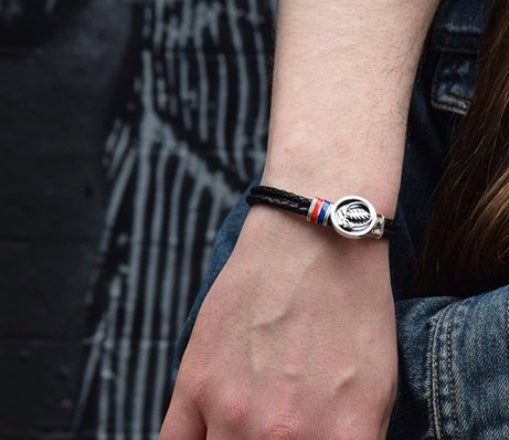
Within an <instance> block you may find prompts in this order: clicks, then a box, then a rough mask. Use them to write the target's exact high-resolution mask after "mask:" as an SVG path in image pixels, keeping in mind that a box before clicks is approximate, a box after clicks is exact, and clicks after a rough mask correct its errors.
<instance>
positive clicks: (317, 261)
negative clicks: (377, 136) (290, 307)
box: [236, 205, 389, 279]
mask: <svg viewBox="0 0 509 440" xmlns="http://www.w3.org/2000/svg"><path fill="white" fill-rule="evenodd" d="M236 252H240V253H243V254H248V255H249V256H250V259H251V260H253V259H254V260H255V261H260V262H262V263H263V264H270V261H273V262H277V265H278V270H281V271H282V272H287V273H289V274H292V272H294V273H295V271H298V270H299V268H300V269H303V268H306V270H309V272H310V273H315V275H318V274H320V276H324V277H328V278H330V277H336V279H337V278H338V277H339V278H343V279H344V278H345V274H349V275H348V276H355V277H357V278H359V279H360V278H365V277H366V276H368V277H376V276H377V275H382V274H388V272H389V243H388V240H376V239H371V238H365V239H360V240H351V239H348V238H344V237H341V236H339V235H338V234H337V233H336V232H335V231H334V230H333V229H332V228H330V227H325V226H322V225H318V224H314V223H309V222H307V221H306V219H305V217H303V216H299V215H296V214H294V213H292V212H287V211H283V210H281V209H278V208H275V207H270V206H264V205H255V206H253V207H252V208H251V209H250V211H249V214H248V216H247V218H246V221H245V222H244V226H243V228H242V233H241V234H240V237H239V240H238V244H237V246H236Z"/></svg>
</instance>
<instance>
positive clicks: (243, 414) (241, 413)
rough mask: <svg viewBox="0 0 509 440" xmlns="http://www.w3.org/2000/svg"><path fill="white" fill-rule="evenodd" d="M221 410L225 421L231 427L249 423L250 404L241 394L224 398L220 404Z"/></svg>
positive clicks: (239, 426)
mask: <svg viewBox="0 0 509 440" xmlns="http://www.w3.org/2000/svg"><path fill="white" fill-rule="evenodd" d="M219 411H220V412H221V417H222V418H223V420H224V422H225V423H226V424H227V425H228V426H230V427H233V428H241V427H244V426H246V425H247V423H248V418H249V408H248V404H247V402H246V401H245V399H243V398H241V397H240V396H231V397H228V398H226V399H223V400H222V401H221V402H220V404H219Z"/></svg>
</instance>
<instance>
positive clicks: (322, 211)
mask: <svg viewBox="0 0 509 440" xmlns="http://www.w3.org/2000/svg"><path fill="white" fill-rule="evenodd" d="M330 205H331V203H330V202H329V201H328V200H324V202H323V203H322V206H321V207H320V212H319V213H318V221H317V223H320V224H323V219H324V218H325V214H326V213H327V209H329V206H330Z"/></svg>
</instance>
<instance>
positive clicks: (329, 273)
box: [160, 0, 438, 440]
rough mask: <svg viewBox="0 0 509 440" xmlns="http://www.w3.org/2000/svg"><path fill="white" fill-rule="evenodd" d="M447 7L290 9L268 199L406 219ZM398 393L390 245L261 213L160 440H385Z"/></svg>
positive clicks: (340, 3)
mask: <svg viewBox="0 0 509 440" xmlns="http://www.w3.org/2000/svg"><path fill="white" fill-rule="evenodd" d="M437 3H438V1H437V0H369V1H361V2H359V0H313V1H311V0H280V2H279V11H278V29H277V40H276V57H275V65H274V77H273V95H272V103H271V119H270V128H269V145H268V155H267V161H266V164H265V168H264V174H263V178H262V184H265V185H271V186H276V187H280V188H283V189H287V190H289V191H292V192H295V193H298V194H302V195H305V196H307V197H313V196H320V197H326V198H328V199H329V200H336V199H337V198H339V197H341V196H343V195H346V194H352V193H353V194H359V195H362V196H364V197H366V198H367V199H368V200H370V201H371V202H372V203H373V204H374V205H375V207H376V208H377V210H378V211H379V212H382V213H383V214H384V215H386V216H387V217H391V218H393V217H394V214H395V210H396V203H397V195H398V192H399V188H400V180H401V171H402V162H403V154H404V145H405V133H406V123H407V114H408V109H409V102H410V96H411V90H412V85H413V82H414V78H415V72H416V69H417V64H418V60H419V56H420V53H421V50H422V45H423V42H424V39H425V36H426V33H427V30H428V28H429V25H430V22H431V19H432V17H433V14H434V12H435V10H436V7H437ZM396 383H397V343H396V331H395V317H394V303H393V298H392V290H391V283H390V272H389V242H388V241H387V240H380V241H379V240H372V239H365V240H358V241H352V240H347V239H344V238H340V237H339V236H338V235H336V234H335V232H334V231H333V230H332V229H329V228H327V229H326V228H323V227H322V226H318V225H311V224H309V223H307V222H306V221H305V219H304V217H300V216H297V215H295V214H293V213H289V212H285V211H282V210H279V209H275V208H272V207H267V206H262V205H256V206H255V207H253V209H251V210H250V212H249V214H248V216H247V219H246V221H245V223H244V226H243V228H242V231H241V233H240V236H239V239H238V241H237V243H236V246H235V248H234V251H233V253H232V255H231V257H230V259H229V260H228V261H227V263H226V265H225V266H224V268H223V270H222V271H221V273H220V274H219V276H218V278H217V279H216V281H215V282H214V284H213V286H212V287H211V289H210V291H209V293H208V295H207V297H206V299H205V301H204V302H203V304H202V307H201V309H200V313H199V315H198V317H197V320H196V323H195V326H194V329H193V332H192V334H191V338H190V340H189V344H188V346H187V349H186V351H185V353H184V356H183V358H182V364H181V367H180V370H179V375H178V377H177V381H176V385H175V389H174V391H173V395H172V400H171V402H170V407H169V409H168V413H167V415H166V417H165V420H164V423H163V426H162V429H161V434H160V440H267V439H269V440H270V439H299V440H316V439H321V440H333V439H334V440H342V439H345V440H346V439H348V440H356V439H358V440H360V439H363V440H368V439H369V440H371V439H384V438H385V436H386V432H387V427H388V423H389V418H390V414H391V411H392V407H393V405H394V399H395V395H396Z"/></svg>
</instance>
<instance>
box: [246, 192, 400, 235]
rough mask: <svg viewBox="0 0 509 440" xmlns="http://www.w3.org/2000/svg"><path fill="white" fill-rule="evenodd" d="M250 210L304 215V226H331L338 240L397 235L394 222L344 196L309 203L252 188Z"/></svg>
mask: <svg viewBox="0 0 509 440" xmlns="http://www.w3.org/2000/svg"><path fill="white" fill-rule="evenodd" d="M246 202H247V203H248V204H249V205H251V206H253V205H254V204H255V203H261V204H265V205H270V206H276V207H279V208H282V209H285V210H287V211H292V212H295V213H296V214H299V215H305V216H306V219H307V221H308V222H312V223H318V224H321V225H323V226H332V227H333V228H334V230H335V231H336V232H337V233H338V234H339V235H341V236H343V237H346V238H353V239H359V238H364V237H370V238H376V239H380V238H391V237H394V236H395V235H396V234H397V232H398V224H397V222H396V221H395V220H393V219H389V218H385V217H384V216H383V214H380V213H377V212H376V210H375V208H374V206H373V205H372V204H371V203H370V202H369V201H368V200H366V199H365V198H364V197H360V196H357V195H348V196H345V197H342V198H340V199H339V200H338V201H336V202H335V203H333V202H331V201H329V200H326V199H322V198H320V197H314V198H312V199H309V198H307V197H302V196H299V195H297V194H293V193H291V192H289V191H284V190H282V189H279V188H274V187H271V186H264V185H261V186H254V187H252V188H251V191H250V193H249V194H248V195H247V197H246Z"/></svg>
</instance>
